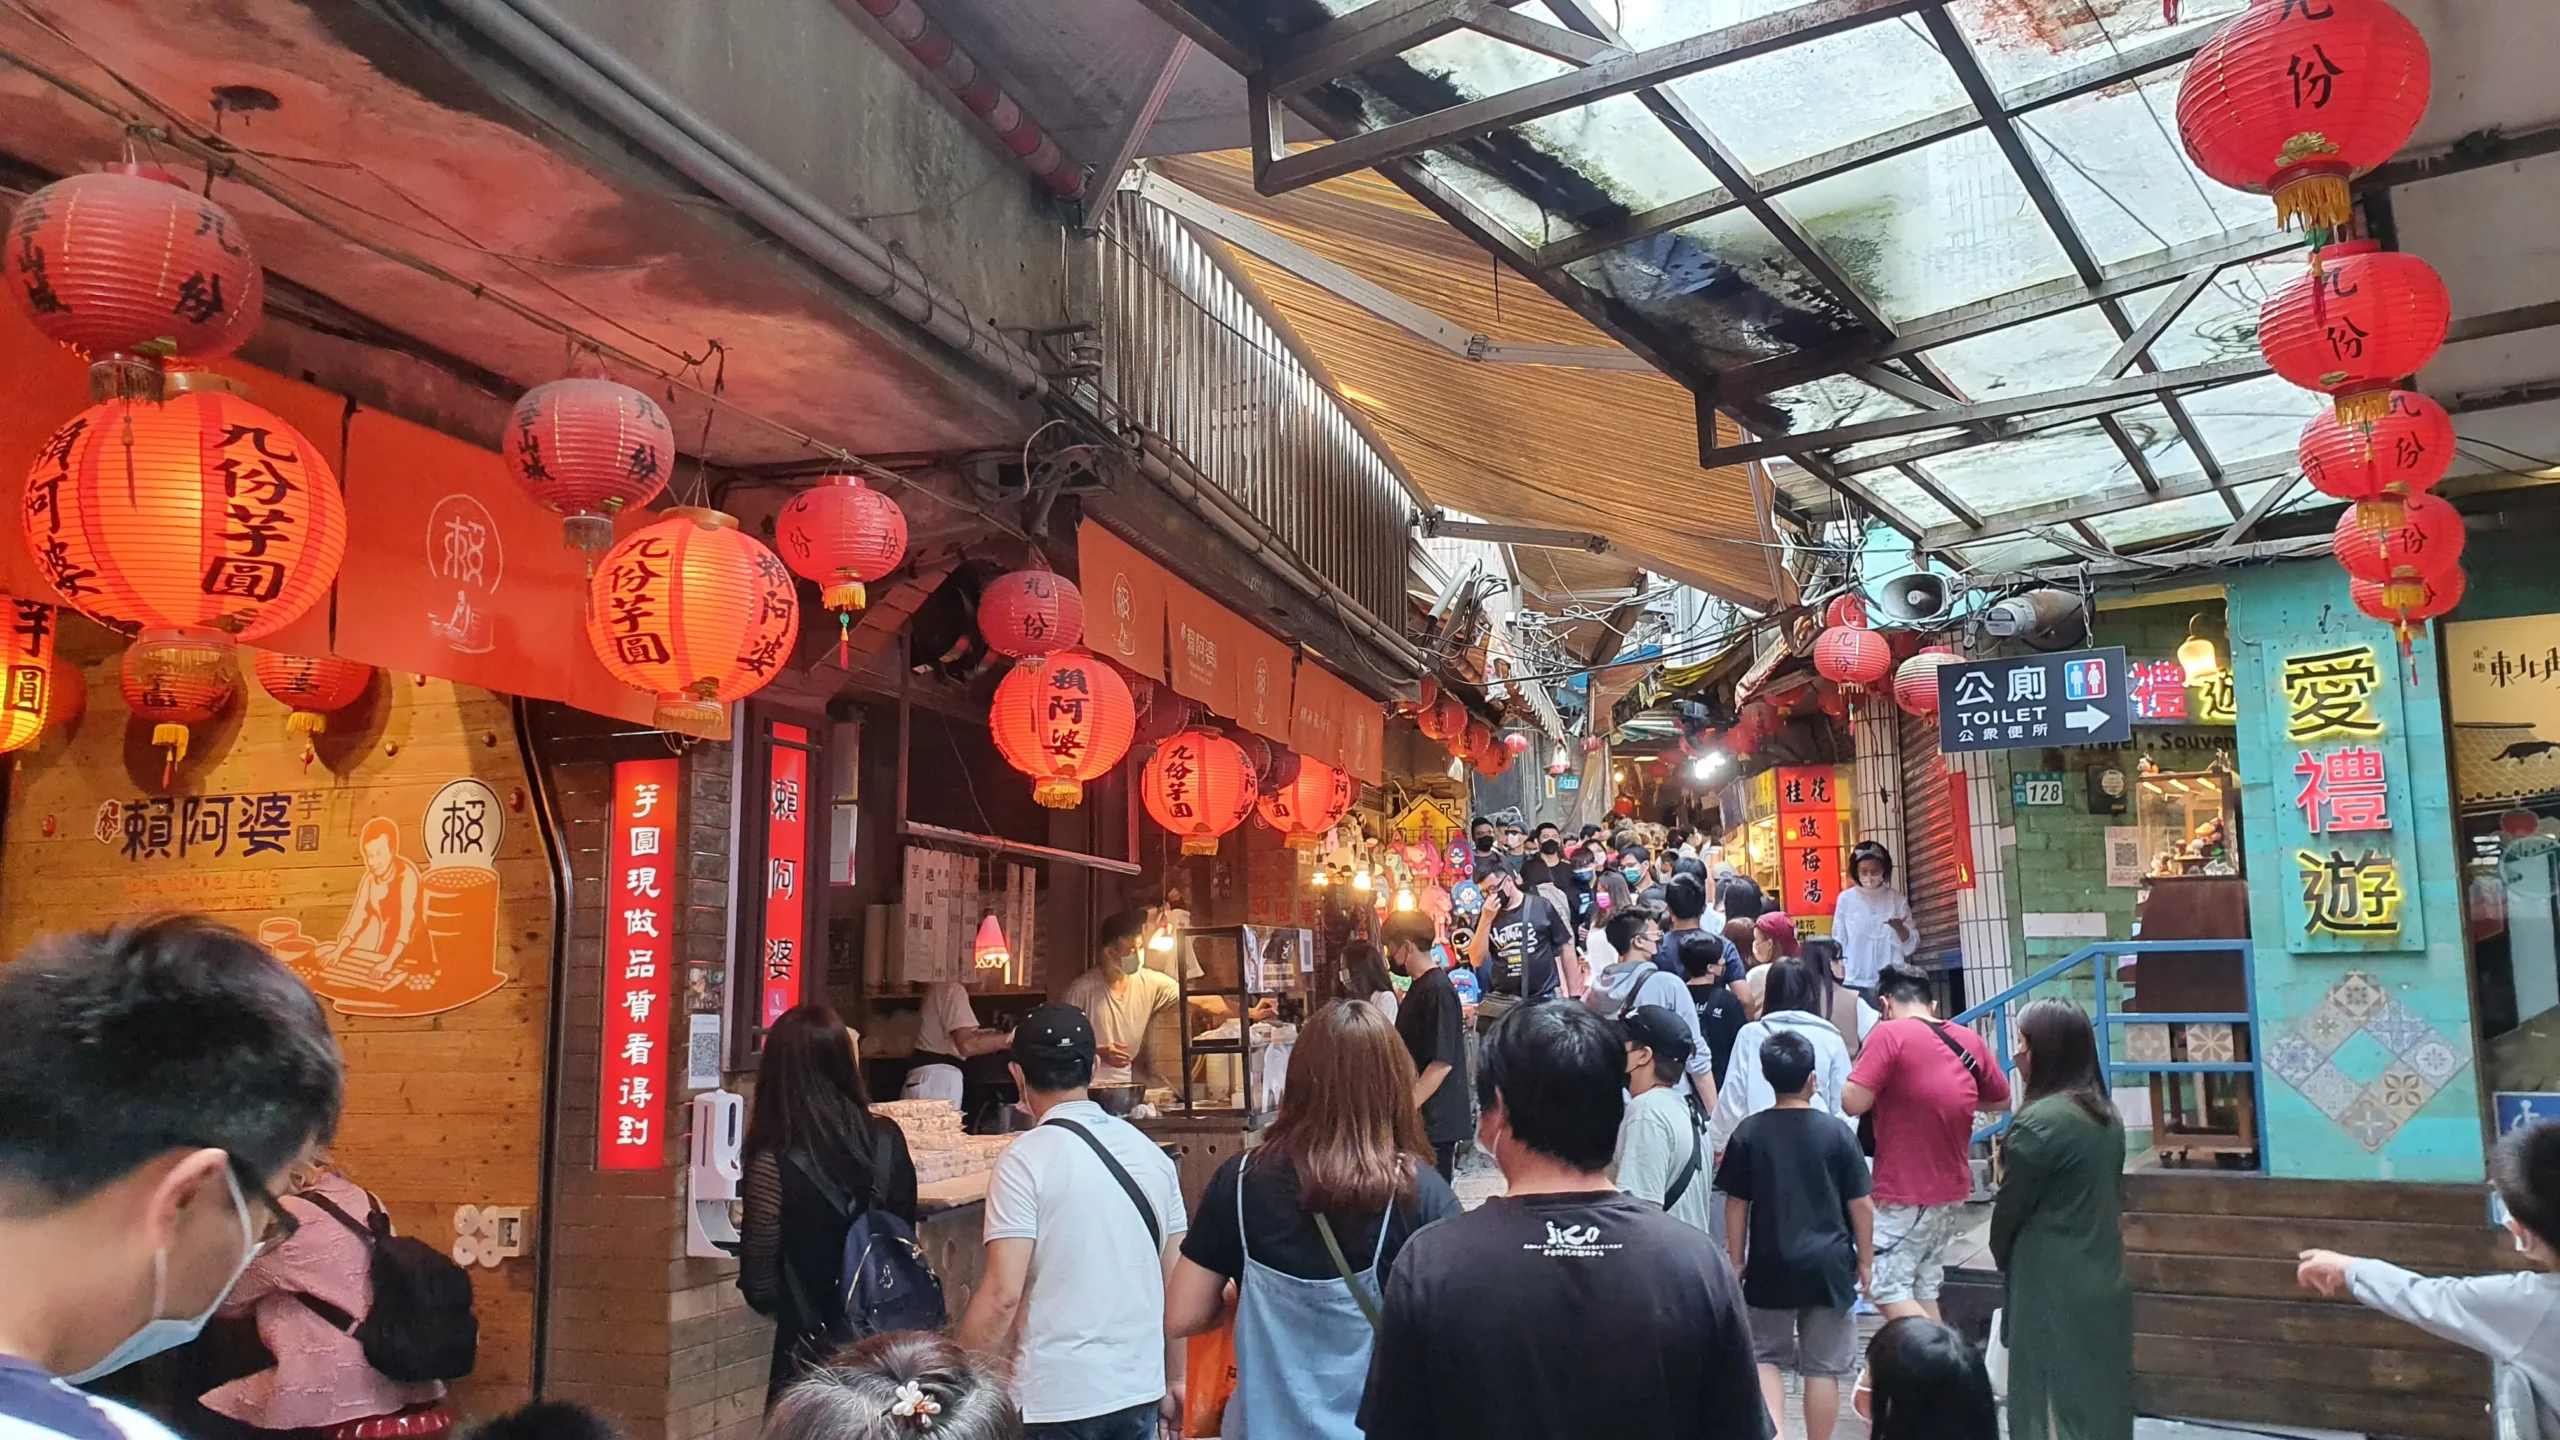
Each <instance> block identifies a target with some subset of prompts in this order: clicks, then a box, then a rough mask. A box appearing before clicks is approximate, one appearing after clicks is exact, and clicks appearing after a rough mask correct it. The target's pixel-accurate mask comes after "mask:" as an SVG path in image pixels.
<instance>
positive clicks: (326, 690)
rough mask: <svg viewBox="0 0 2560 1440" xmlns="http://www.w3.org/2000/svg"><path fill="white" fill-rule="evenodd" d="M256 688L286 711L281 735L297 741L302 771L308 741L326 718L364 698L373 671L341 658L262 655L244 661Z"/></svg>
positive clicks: (308, 752) (306, 763)
mask: <svg viewBox="0 0 2560 1440" xmlns="http://www.w3.org/2000/svg"><path fill="white" fill-rule="evenodd" d="M249 673H250V674H252V675H254V676H256V677H257V681H258V688H260V689H262V690H264V691H266V692H267V694H268V695H269V696H271V697H273V698H274V699H275V701H276V702H277V703H278V704H280V705H282V706H284V707H285V709H286V710H287V711H288V712H290V713H288V714H287V715H286V716H285V717H284V732H285V733H286V734H287V735H291V736H294V737H295V738H297V739H299V740H301V741H302V767H303V769H305V770H308V769H310V768H311V759H312V755H313V753H314V752H313V749H312V745H311V737H312V736H314V735H318V734H321V733H322V732H324V731H326V730H327V729H328V728H329V716H330V715H331V714H333V713H335V712H337V711H340V710H344V709H346V708H347V707H348V706H350V705H353V704H354V703H356V702H357V701H358V700H361V699H363V698H364V692H365V691H366V690H368V689H370V688H372V686H373V667H372V666H370V665H367V664H365V663H364V662H363V661H361V660H349V659H347V658H346V657H345V656H343V655H283V654H279V653H277V652H275V651H273V650H261V651H259V652H258V654H257V657H256V658H255V659H252V660H251V661H250V662H249Z"/></svg>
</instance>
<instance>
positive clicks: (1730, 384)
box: [1716, 221, 2302, 403]
mask: <svg viewBox="0 0 2560 1440" xmlns="http://www.w3.org/2000/svg"><path fill="white" fill-rule="evenodd" d="M2301 247H2302V237H2301V236H2299V235H2289V234H2286V233H2285V232H2284V231H2282V230H2279V229H2277V228H2276V226H2275V224H2274V222H2272V221H2269V222H2266V223H2263V224H2260V225H2258V226H2255V227H2252V228H2250V229H2247V230H2243V231H2240V232H2238V233H2237V234H2233V235H2217V236H2214V237H2212V238H2211V239H2207V240H2199V241H2196V242H2194V243H2192V244H2187V245H2177V246H2172V247H2170V248H2169V249H2167V250H2163V251H2160V252H2158V253H2157V254H2154V255H2149V256H2145V257H2143V258H2142V259H2139V260H2132V261H2127V262H2125V263H2123V264H2120V265H2113V266H2108V267H2106V269H2105V273H2104V277H2103V278H2102V279H2101V280H2100V281H2099V282H2098V283H2097V284H2096V285H2086V284H2083V283H2082V282H2081V281H2080V279H2079V278H2078V277H2077V276H2066V277H2064V278H2063V279H2060V280H2048V281H2045V282H2043V283H2042V284H2037V285H2030V286H2026V287H2024V288H2022V289H2018V290H2012V291H2009V292H2008V293H2006V294H2002V295H1994V296H1990V297H1988V298H1986V299H1982V300H1976V301H1973V302H1972V303H1970V304H1966V305H1959V306H1956V307H1954V308H1952V309H1948V310H1942V311H1939V312H1938V313H1936V314H1934V315H1924V316H1921V317H1919V318H1918V319H1915V320H1910V321H1907V322H1905V323H1904V324H1903V325H1902V327H1901V329H1902V333H1901V334H1900V335H1897V336H1896V337H1894V338H1893V339H1891V340H1888V341H1885V342H1884V343H1882V344H1877V343H1876V342H1874V341H1872V340H1868V339H1863V338H1860V339H1851V340H1847V341H1842V342H1839V343H1837V344H1834V345H1826V346H1824V347H1822V348H1821V349H1818V350H1802V351H1798V352H1796V353H1795V354H1793V355H1781V356H1777V357H1774V358H1772V359H1768V360H1761V361H1755V362H1754V363H1752V364H1749V365H1743V366H1738V367H1736V368H1734V369H1732V370H1728V371H1726V372H1725V373H1724V374H1722V375H1720V376H1718V377H1717V380H1716V393H1717V397H1718V398H1719V399H1720V400H1724V401H1726V402H1728V403H1730V402H1734V401H1739V400H1743V399H1750V398H1755V397H1758V396H1761V395H1766V394H1768V393H1769V392H1770V391H1772V390H1783V389H1785V388H1786V387H1787V386H1790V385H1800V384H1802V383H1804V382H1805V381H1807V380H1812V379H1816V378H1818V377H1820V376H1824V375H1836V374H1839V373H1840V372H1842V371H1844V370H1847V369H1848V368H1849V367H1850V366H1852V365H1855V364H1859V363H1861V362H1864V361H1872V360H1885V359H1890V358H1892V357H1894V356H1897V355H1908V354H1912V353H1914V352H1917V351H1921V350H1931V349H1935V348H1937V347H1938V346H1941V345H1951V344H1954V343H1955V342H1956V341H1959V340H1970V339H1972V338H1974V337H1975V336H1977V335H1988V334H1991V333H1992V332H1994V331H1998V330H2006V329H2009V328H2011V327H2012V326H2017V325H2025V324H2029V323H2031V322H2033V321H2037V320H2043V319H2047V318H2049V317H2051V316H2055V315H2062V314H2067V313H2069V312H2070V311H2073V310H2078V309H2082V308H2084V307H2087V306H2090V305H2098V304H2103V303H2105V302H2106V301H2108V300H2113V299H2120V298H2122V297H2124V296H2127V295H2135V294H2139V293H2141V292H2142V291H2145V290H2150V289H2154V288H2157V287H2159V286H2162V285H2172V284H2176V283H2177V282H2179V281H2181V280H2184V279H2186V278H2188V277H2189V276H2190V275H2192V274H2194V273H2195V272H2196V271H2197V270H2199V269H2204V268H2211V269H2214V270H2220V269H2223V268H2225V267H2228V266H2232V265H2240V264H2245V263H2247V262H2249V261H2252V260H2263V259H2265V258H2266V257H2268V256H2270V255H2281V254H2284V253H2285V252H2287V251H2289V250H2298V249H2300V248H2301Z"/></svg>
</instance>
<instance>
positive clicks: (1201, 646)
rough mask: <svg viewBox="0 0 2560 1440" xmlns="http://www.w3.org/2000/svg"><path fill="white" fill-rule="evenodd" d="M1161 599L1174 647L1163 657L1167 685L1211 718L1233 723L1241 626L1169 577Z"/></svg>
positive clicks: (1224, 609)
mask: <svg viewBox="0 0 2560 1440" xmlns="http://www.w3.org/2000/svg"><path fill="white" fill-rule="evenodd" d="M1164 594H1165V631H1166V635H1167V638H1168V639H1169V641H1170V642H1171V647H1172V648H1171V649H1170V650H1169V651H1168V652H1167V653H1166V655H1165V668H1166V676H1165V678H1166V681H1167V683H1169V684H1171V685H1172V686H1173V693H1175V694H1176V695H1180V696H1182V697H1183V698H1185V699H1188V700H1197V701H1199V702H1200V703H1201V704H1203V705H1206V706H1208V707H1209V713H1210V714H1212V715H1218V716H1223V717H1225V718H1227V719H1229V720H1233V719H1236V718H1237V717H1239V716H1240V715H1242V714H1243V707H1242V705H1241V703H1240V702H1239V701H1238V700H1237V698H1236V696H1237V693H1238V689H1239V687H1238V685H1237V683H1236V663H1237V660H1238V659H1239V656H1238V653H1237V649H1238V647H1237V644H1236V634H1235V632H1236V631H1237V629H1239V628H1240V627H1242V626H1243V625H1244V622H1243V621H1241V620H1238V619H1237V618H1236V617H1235V616H1234V614H1232V613H1231V612H1229V611H1228V609H1227V607H1225V606H1223V605H1221V604H1219V603H1218V602H1217V601H1215V600H1212V599H1210V598H1209V597H1208V596H1206V595H1203V594H1201V593H1200V592H1199V591H1197V590H1194V589H1192V588H1191V587H1190V586H1188V585H1185V584H1183V583H1182V582H1181V581H1179V580H1176V579H1175V578H1173V577H1172V576H1171V575H1167V576H1165V577H1164Z"/></svg>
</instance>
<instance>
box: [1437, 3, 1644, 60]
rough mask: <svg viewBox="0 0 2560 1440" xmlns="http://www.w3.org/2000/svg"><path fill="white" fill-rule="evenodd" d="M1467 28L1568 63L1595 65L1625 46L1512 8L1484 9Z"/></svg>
mask: <svg viewBox="0 0 2560 1440" xmlns="http://www.w3.org/2000/svg"><path fill="white" fill-rule="evenodd" d="M1467 28H1468V29H1470V30H1473V31H1475V32H1477V33H1478V34H1482V35H1490V36H1492V37H1493V38H1494V39H1496V40H1506V41H1509V42H1510V43H1511V44H1514V45H1517V46H1519V47H1520V48H1521V49H1523V50H1527V51H1531V52H1533V53H1536V54H1539V55H1544V56H1546V57H1547V58H1548V59H1550V60H1562V61H1564V62H1565V63H1566V64H1568V65H1590V64H1595V63H1597V62H1599V61H1602V60H1606V59H1609V58H1611V57H1612V56H1616V55H1620V54H1623V53H1625V49H1626V47H1625V46H1623V45H1621V44H1619V43H1618V42H1617V40H1616V39H1615V38H1614V37H1612V38H1609V39H1601V38H1596V37H1594V36H1592V35H1590V34H1587V33H1585V32H1583V31H1580V30H1569V29H1567V28H1565V27H1564V26H1562V25H1552V24H1549V23H1548V22H1546V21H1544V20H1540V19H1538V18H1536V17H1535V16H1531V15H1523V14H1521V13H1519V12H1518V11H1516V10H1487V11H1485V12H1483V13H1482V14H1479V15H1477V16H1476V17H1475V18H1474V19H1472V20H1470V21H1468V22H1467Z"/></svg>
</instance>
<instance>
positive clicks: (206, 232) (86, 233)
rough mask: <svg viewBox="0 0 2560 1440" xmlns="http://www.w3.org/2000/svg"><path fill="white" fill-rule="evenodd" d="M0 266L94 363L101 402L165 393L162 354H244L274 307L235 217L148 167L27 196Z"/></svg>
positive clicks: (42, 321)
mask: <svg viewBox="0 0 2560 1440" xmlns="http://www.w3.org/2000/svg"><path fill="white" fill-rule="evenodd" d="M0 263H5V264H6V265H7V267H8V276H9V288H10V290H11V291H13V292H14V293H15V294H16V295H17V299H18V308H19V309H21V310H24V311H25V312H26V314H27V318H28V319H29V320H31V321H33V322H34V324H35V327H36V329H37V330H38V331H40V332H42V333H43V334H44V335H45V337H46V338H47V339H50V340H53V341H55V342H56V343H58V344H61V345H64V346H67V347H69V348H70V349H72V350H74V351H77V352H78V353H79V355H80V356H81V358H83V359H85V360H88V361H89V362H91V366H92V371H91V373H92V375H93V376H95V377H97V380H96V381H93V383H97V384H98V385H99V396H100V398H101V399H103V398H106V397H107V396H109V395H128V396H148V397H151V398H157V397H158V396H159V394H160V364H161V362H162V361H165V360H210V359H213V358H215V357H217V356H222V355H228V354H230V353H231V352H232V351H234V350H237V349H239V348H240V343H241V342H242V341H244V340H246V339H248V338H249V332H250V331H252V330H254V329H256V328H257V325H258V315H259V312H260V310H261V309H262V308H263V307H264V305H265V302H266V272H265V271H264V270H262V269H260V268H259V265H258V259H257V257H256V256H254V255H252V254H250V253H249V245H248V241H247V237H246V236H245V235H243V233H242V232H241V229H240V226H239V223H238V222H237V221H235V220H233V219H232V218H231V214H230V212H229V211H227V210H225V209H223V208H222V207H221V206H219V205H217V204H215V203H213V202H212V201H211V200H208V199H206V198H205V197H204V196H202V195H198V194H197V193H195V192H194V191H193V190H190V189H188V188H187V186H186V184H185V182H183V181H181V180H179V179H178V178H177V177H176V176H174V175H170V174H168V173H167V172H165V171H158V170H148V169H145V168H144V167H142V166H139V165H118V166H115V167H114V168H112V169H109V170H107V171H104V172H102V173H99V174H95V175H74V176H71V177H70V178H69V179H65V180H57V181H55V182H54V183H52V184H50V185H47V186H45V187H44V188H43V189H41V190H38V191H36V192H35V193H34V194H32V195H29V196H28V197H27V198H26V199H25V200H24V201H22V202H20V203H19V205H18V210H17V213H16V214H15V215H14V216H12V217H11V218H10V222H9V239H8V244H7V247H6V253H5V261H0Z"/></svg>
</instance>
